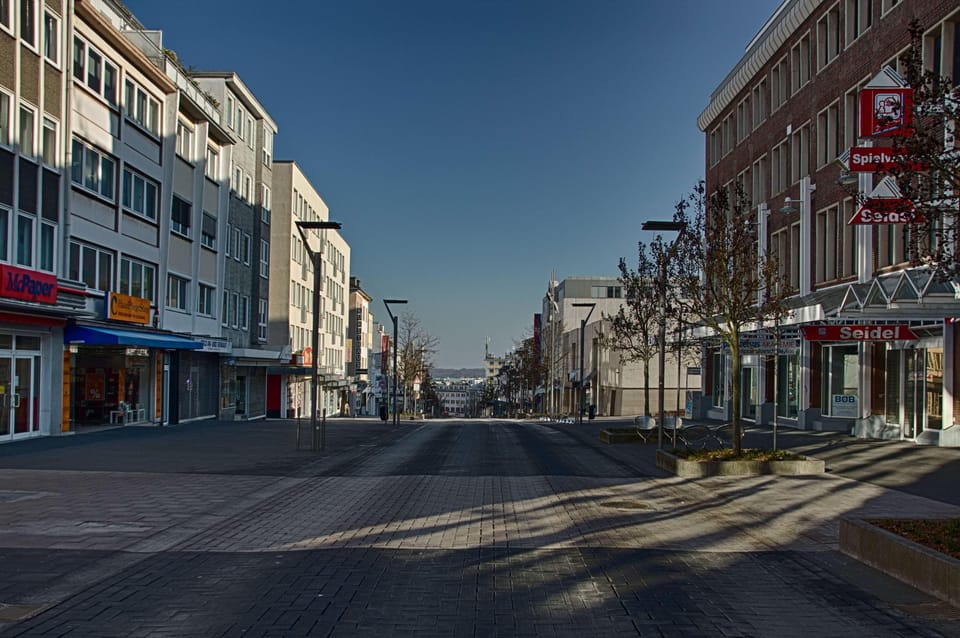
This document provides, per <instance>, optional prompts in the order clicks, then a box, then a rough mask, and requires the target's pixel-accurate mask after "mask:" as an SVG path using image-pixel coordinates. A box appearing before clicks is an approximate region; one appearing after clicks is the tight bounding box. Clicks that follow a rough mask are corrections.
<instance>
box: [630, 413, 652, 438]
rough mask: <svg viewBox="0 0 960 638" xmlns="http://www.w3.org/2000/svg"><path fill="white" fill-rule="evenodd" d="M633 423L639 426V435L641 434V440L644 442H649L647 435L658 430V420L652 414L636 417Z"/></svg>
mask: <svg viewBox="0 0 960 638" xmlns="http://www.w3.org/2000/svg"><path fill="white" fill-rule="evenodd" d="M633 425H634V426H635V427H636V428H637V436H639V437H640V440H641V441H643V442H644V443H646V442H647V437H650V436H652V435H654V434H656V432H657V420H656V419H655V418H653V417H652V416H638V417H634V419H633Z"/></svg>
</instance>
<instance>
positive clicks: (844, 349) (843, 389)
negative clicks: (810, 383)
mask: <svg viewBox="0 0 960 638" xmlns="http://www.w3.org/2000/svg"><path fill="white" fill-rule="evenodd" d="M822 348H823V349H822V350H821V355H820V356H821V368H820V379H821V381H822V383H823V386H822V392H821V395H820V396H821V404H822V405H821V408H822V410H823V413H824V414H825V415H828V416H832V410H833V406H834V405H835V402H834V400H833V397H834V396H838V395H846V396H851V395H852V396H857V394H858V392H859V384H858V383H857V380H858V379H859V377H860V353H859V349H860V347H859V346H857V345H843V346H826V345H825V346H823V347H822Z"/></svg>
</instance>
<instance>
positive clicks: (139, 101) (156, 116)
mask: <svg viewBox="0 0 960 638" xmlns="http://www.w3.org/2000/svg"><path fill="white" fill-rule="evenodd" d="M123 112H124V114H126V116H127V117H128V118H130V119H131V120H133V121H134V122H136V123H137V124H139V125H140V126H142V127H143V128H145V129H146V130H148V131H150V132H151V133H153V134H154V135H160V102H158V101H157V100H156V99H154V98H153V96H151V95H150V94H149V93H147V92H146V91H145V90H143V88H141V87H140V85H139V84H136V83H135V82H134V81H133V80H130V79H129V78H128V79H126V80H124V83H123ZM178 143H179V140H178Z"/></svg>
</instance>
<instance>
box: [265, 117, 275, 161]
mask: <svg viewBox="0 0 960 638" xmlns="http://www.w3.org/2000/svg"><path fill="white" fill-rule="evenodd" d="M272 162H273V131H271V130H270V128H269V127H267V126H266V125H264V127H263V165H264V166H270V165H271V163H272Z"/></svg>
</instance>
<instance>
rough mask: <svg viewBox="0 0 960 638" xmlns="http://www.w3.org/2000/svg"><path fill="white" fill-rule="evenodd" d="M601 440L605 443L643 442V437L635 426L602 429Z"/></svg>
mask: <svg viewBox="0 0 960 638" xmlns="http://www.w3.org/2000/svg"><path fill="white" fill-rule="evenodd" d="M600 440H601V441H603V442H604V443H643V439H641V438H640V435H639V434H637V431H636V430H635V429H633V428H624V429H618V428H607V429H605V430H600Z"/></svg>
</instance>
